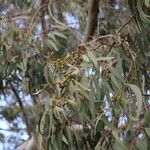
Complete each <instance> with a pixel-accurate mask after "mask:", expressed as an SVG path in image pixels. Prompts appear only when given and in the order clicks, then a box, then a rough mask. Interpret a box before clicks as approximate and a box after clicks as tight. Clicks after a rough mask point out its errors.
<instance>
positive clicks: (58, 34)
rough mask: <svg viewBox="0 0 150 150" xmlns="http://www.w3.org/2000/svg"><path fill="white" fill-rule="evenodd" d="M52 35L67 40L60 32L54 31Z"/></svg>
mask: <svg viewBox="0 0 150 150" xmlns="http://www.w3.org/2000/svg"><path fill="white" fill-rule="evenodd" d="M53 34H55V35H57V36H58V37H61V38H63V39H68V38H67V37H66V36H65V35H64V34H62V33H60V32H57V31H54V32H53Z"/></svg>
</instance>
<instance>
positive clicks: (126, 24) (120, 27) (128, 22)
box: [114, 13, 136, 36]
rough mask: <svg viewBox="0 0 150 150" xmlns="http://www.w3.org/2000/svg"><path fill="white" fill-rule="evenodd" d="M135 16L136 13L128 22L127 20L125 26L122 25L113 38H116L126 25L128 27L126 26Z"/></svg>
mask: <svg viewBox="0 0 150 150" xmlns="http://www.w3.org/2000/svg"><path fill="white" fill-rule="evenodd" d="M135 14H136V13H134V14H133V15H132V17H131V18H129V20H127V22H126V23H125V24H123V25H122V26H121V27H120V28H119V29H118V30H117V31H116V33H115V34H114V36H116V35H117V34H118V33H119V32H120V31H121V30H122V29H123V28H124V27H125V26H126V25H128V24H129V23H130V22H131V21H132V19H133V18H134V16H135Z"/></svg>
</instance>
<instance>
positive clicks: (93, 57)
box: [87, 51, 99, 69]
mask: <svg viewBox="0 0 150 150" xmlns="http://www.w3.org/2000/svg"><path fill="white" fill-rule="evenodd" d="M87 56H88V57H89V59H90V60H91V61H92V63H93V64H94V66H95V68H96V69H99V67H98V63H97V60H96V57H95V55H94V54H93V52H91V51H87Z"/></svg>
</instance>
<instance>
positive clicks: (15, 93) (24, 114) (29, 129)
mask: <svg viewBox="0 0 150 150" xmlns="http://www.w3.org/2000/svg"><path fill="white" fill-rule="evenodd" d="M9 84H10V87H11V90H12V91H13V93H14V95H15V96H16V99H17V102H18V104H19V106H20V109H21V111H22V114H23V118H24V121H25V124H26V126H27V133H28V135H29V136H31V127H30V124H29V122H28V118H27V115H26V111H25V109H24V106H23V103H22V101H21V98H20V97H19V95H18V93H17V91H16V89H15V87H14V85H13V84H12V82H11V81H9Z"/></svg>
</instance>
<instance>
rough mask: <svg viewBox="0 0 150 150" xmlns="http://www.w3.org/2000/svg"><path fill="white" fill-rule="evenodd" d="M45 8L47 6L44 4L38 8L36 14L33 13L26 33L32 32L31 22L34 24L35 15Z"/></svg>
mask: <svg viewBox="0 0 150 150" xmlns="http://www.w3.org/2000/svg"><path fill="white" fill-rule="evenodd" d="M45 6H47V4H44V5H42V6H40V7H39V8H38V9H37V10H36V12H35V13H34V15H33V17H32V19H31V22H30V24H29V31H28V33H29V32H30V31H31V30H32V28H33V22H34V19H35V17H36V15H37V14H38V12H39V11H40V9H42V8H43V7H45Z"/></svg>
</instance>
